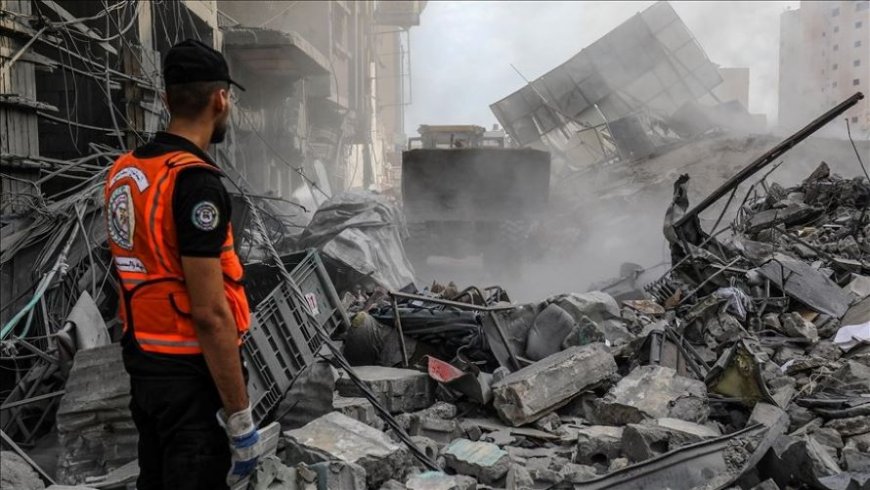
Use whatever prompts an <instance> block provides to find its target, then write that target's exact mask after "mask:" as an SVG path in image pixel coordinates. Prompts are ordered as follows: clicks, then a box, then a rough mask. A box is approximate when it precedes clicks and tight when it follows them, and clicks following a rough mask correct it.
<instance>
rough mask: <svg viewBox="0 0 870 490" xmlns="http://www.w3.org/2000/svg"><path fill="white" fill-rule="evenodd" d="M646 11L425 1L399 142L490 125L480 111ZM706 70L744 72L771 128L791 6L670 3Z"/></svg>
mask: <svg viewBox="0 0 870 490" xmlns="http://www.w3.org/2000/svg"><path fill="white" fill-rule="evenodd" d="M653 3H654V2H651V1H638V2H618V1H606V2H602V1H596V2H592V1H590V2H568V1H556V2H543V1H537V2H520V1H506V2H500V1H499V2H496V1H489V2H469V1H430V2H428V3H427V5H426V9H425V10H424V11H423V14H422V16H421V19H420V25H419V26H417V27H414V28H412V29H411V34H410V41H411V49H410V51H411V66H412V70H411V91H412V97H411V101H410V105H408V107H406V113H405V133H406V134H407V135H408V136H415V135H416V134H417V127H418V126H419V125H421V124H478V125H483V126H486V127H492V125H493V124H495V123H496V122H497V121H496V119H495V116H493V114H492V112H491V111H490V109H489V105H490V104H492V103H493V102H496V101H498V100H500V99H502V98H503V97H505V96H507V95H509V94H511V93H512V92H514V91H516V90H517V89H520V88H522V86H523V85H525V82H524V81H523V79H522V78H521V77H520V75H518V74H517V72H516V71H514V69H513V68H511V64H513V65H514V66H515V67H516V68H517V69H518V70H519V71H520V72H521V73H522V74H523V76H525V77H526V78H527V79H529V80H534V79H535V78H537V77H539V76H541V75H543V74H544V73H546V72H548V71H549V70H551V69H552V68H555V67H556V66H557V65H559V64H561V63H562V62H564V61H566V60H567V59H568V58H570V57H571V56H573V55H574V54H575V53H577V52H578V51H580V50H581V49H583V48H584V47H586V46H587V45H589V44H591V43H592V42H594V41H595V40H597V39H598V38H600V37H601V36H603V35H604V34H606V33H607V32H608V31H610V30H611V29H613V28H614V27H616V26H617V25H619V24H621V23H622V22H623V21H625V20H627V19H628V18H629V17H631V16H632V15H634V14H635V13H637V12H639V11H641V10H643V9H645V8H646V7H648V6H649V5H652V4H653ZM671 5H672V6H673V8H674V10H675V11H676V12H677V15H679V16H680V18H681V19H682V20H683V22H684V23H685V24H686V25H687V26H688V27H689V30H690V31H691V32H692V33H693V34H694V35H695V38H696V39H697V40H698V42H699V43H700V44H701V46H702V47H703V49H704V51H705V52H706V53H707V56H708V57H709V58H710V60H711V61H713V62H714V63H717V64H719V65H721V66H723V67H749V69H750V82H749V110H750V111H751V112H759V113H763V114H766V115H767V116H768V122H773V121H775V119H776V110H777V100H776V99H777V83H778V81H777V80H778V74H777V72H778V69H777V66H778V63H779V60H778V56H779V16H780V14H781V13H782V12H784V11H785V10H786V9H788V8H792V9H795V8H797V7H798V6H799V2H765V1H743V2H713V1H698V2H689V1H674V2H671Z"/></svg>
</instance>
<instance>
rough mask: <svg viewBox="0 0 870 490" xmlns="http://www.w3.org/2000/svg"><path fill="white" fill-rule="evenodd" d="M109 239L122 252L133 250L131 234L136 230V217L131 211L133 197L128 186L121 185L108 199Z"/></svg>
mask: <svg viewBox="0 0 870 490" xmlns="http://www.w3.org/2000/svg"><path fill="white" fill-rule="evenodd" d="M108 215H109V238H111V239H112V241H113V242H115V244H116V245H118V246H119V247H121V248H123V249H124V250H132V249H133V232H134V231H135V229H136V215H135V213H134V210H133V196H132V195H131V194H130V186H129V185H122V186H121V187H118V188H117V189H115V190H114V191H112V195H111V196H110V197H109V209H108Z"/></svg>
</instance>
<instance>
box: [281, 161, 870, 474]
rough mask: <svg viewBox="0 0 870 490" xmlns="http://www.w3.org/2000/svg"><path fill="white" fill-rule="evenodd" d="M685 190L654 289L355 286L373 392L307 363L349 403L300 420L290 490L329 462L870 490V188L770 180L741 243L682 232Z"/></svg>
mask: <svg viewBox="0 0 870 490" xmlns="http://www.w3.org/2000/svg"><path fill="white" fill-rule="evenodd" d="M687 186H688V178H686V177H681V178H680V179H679V180H678V182H677V183H676V184H675V199H674V204H672V206H671V209H669V211H668V213H667V218H666V223H667V224H666V236H667V237H668V238H669V241H670V243H671V252H672V257H673V266H672V267H671V269H670V270H669V271H668V272H667V274H665V275H664V276H663V277H661V278H660V279H659V280H658V281H654V282H652V283H650V284H648V285H647V286H646V288H645V289H644V290H639V291H636V294H635V297H638V298H642V299H632V300H624V301H622V302H621V303H618V302H617V301H616V300H615V299H614V298H613V297H611V296H610V295H608V294H606V293H603V292H600V291H593V292H587V293H570V294H561V295H556V296H553V297H550V298H547V299H545V300H544V301H541V302H539V303H528V304H514V303H511V302H510V300H509V299H508V295H507V293H506V292H505V291H503V290H502V289H501V288H489V289H480V288H475V287H471V288H467V289H465V290H462V291H460V290H459V289H458V288H457V287H456V286H455V285H453V284H448V285H446V286H445V285H440V284H437V283H434V284H433V285H432V286H430V287H428V288H426V289H424V290H422V291H415V292H413V293H410V292H396V291H388V290H387V289H385V288H384V289H377V288H375V289H369V290H368V291H365V290H361V289H357V290H356V293H354V294H351V295H348V296H346V297H345V300H346V303H345V305H346V307H347V308H348V311H349V313H350V315H351V326H350V328H349V329H348V331H347V332H345V333H344V334H343V338H344V347H343V350H344V352H345V354H346V357H347V358H348V359H352V360H353V362H352V364H354V365H355V367H354V368H353V369H354V371H355V372H356V375H357V376H358V378H359V379H361V380H362V382H363V383H364V384H365V385H366V386H367V387H368V388H369V389H370V390H371V391H372V392H373V395H374V398H373V400H374V402H372V401H371V400H370V399H366V398H365V396H364V395H365V394H364V393H363V392H361V391H360V389H359V387H358V386H356V385H354V384H353V383H351V382H350V381H351V380H350V379H349V378H347V377H346V376H345V374H344V373H343V372H340V371H335V370H334V371H332V373H331V374H327V375H326V376H327V377H328V378H329V380H330V382H331V383H330V382H324V381H323V380H321V379H320V378H322V377H323V376H324V374H323V373H325V371H323V368H318V367H316V366H318V365H319V364H315V365H314V366H313V367H311V368H309V370H310V371H311V372H312V373H313V372H320V373H321V374H319V375H317V378H318V379H317V380H315V381H312V382H313V383H314V384H316V386H318V387H321V388H323V387H329V386H334V387H335V390H334V394H333V395H332V397H331V398H324V400H321V402H322V403H318V404H317V407H316V409H313V410H311V411H310V413H309V412H306V410H297V411H296V413H295V414H294V415H293V419H294V421H295V423H296V424H297V426H298V427H299V428H296V429H293V430H290V431H287V432H285V436H286V438H287V440H288V446H287V448H286V450H285V451H284V452H283V453H281V454H283V463H284V465H285V466H286V467H287V468H289V469H291V470H292V471H294V472H295V474H296V475H297V477H296V479H295V480H294V481H293V482H292V483H288V484H287V486H283V487H275V488H307V487H306V486H305V483H304V482H303V478H302V477H301V476H299V475H303V474H304V473H305V471H306V470H305V469H306V468H308V467H309V466H307V465H312V464H324V462H326V461H332V462H334V464H338V465H339V466H340V467H341V468H342V469H343V470H338V469H335V470H333V471H332V472H322V473H319V474H320V475H321V479H320V480H319V481H320V483H321V485H324V484H325V485H326V488H390V489H400V488H402V489H418V488H420V489H422V488H426V489H429V488H439V489H441V488H445V489H460V488H462V489H464V488H509V489H524V488H603V487H611V486H612V487H616V488H664V487H667V488H759V489H762V488H763V489H767V488H804V487H810V488H831V489H833V488H866V487H867V485H868V484H870V458H868V456H867V454H868V441H870V439H868V438H870V290H868V288H867V282H868V280H870V267H868V263H867V262H866V260H867V258H870V213H868V212H867V209H868V205H870V182H868V181H867V179H863V178H856V179H843V178H841V177H839V176H837V175H834V174H832V173H831V172H830V170H829V169H828V167H827V165H826V164H824V163H822V164H821V165H820V166H819V167H818V169H817V170H816V171H815V172H813V173H812V174H811V175H810V176H809V177H808V178H807V179H805V180H804V181H803V182H802V183H801V184H800V185H797V186H795V187H791V188H783V187H782V186H779V185H778V184H775V183H773V184H769V185H767V184H766V182H765V183H763V184H760V185H757V186H753V188H752V190H751V191H750V193H749V194H748V195H747V196H746V198H745V199H744V200H743V203H742V204H741V206H740V208H739V209H738V211H737V213H736V217H735V219H734V220H733V222H732V223H731V224H730V225H729V226H728V230H729V231H730V233H729V234H728V235H727V238H723V234H722V233H719V234H715V236H714V234H713V233H712V232H711V233H709V234H708V233H706V232H704V231H703V230H701V229H700V227H699V226H697V223H692V221H691V220H689V221H688V223H689V225H687V226H684V227H682V228H677V227H675V226H674V223H675V222H676V221H677V219H676V218H679V216H681V215H683V214H684V213H685V209H686V208H687V207H688V202H687V200H686V199H685V195H686V193H685V191H686V187H687ZM762 188H763V189H766V191H764V192H763V193H762V192H760V191H759V189H762ZM681 213H683V214H681ZM693 226H694V227H693ZM714 232H715V230H714ZM405 291H408V289H406V290H405ZM306 379H307V378H305V375H303V377H302V378H300V379H299V380H297V386H296V387H294V389H293V392H295V393H297V394H298V393H303V392H306V388H305V386H306V384H307V383H308V381H307V380H306ZM312 386H313V385H312ZM292 396H293V395H292V394H291V396H290V397H288V399H289V398H292ZM321 398H322V397H321ZM330 401H331V405H330V403H329V402H330ZM324 403H325V404H326V406H323V405H324ZM373 403H377V404H379V405H381V406H382V407H384V408H385V409H386V410H387V411H388V412H390V413H391V414H393V415H392V417H393V418H394V420H395V421H396V422H398V424H399V425H400V426H401V429H402V430H403V431H404V432H405V433H406V434H407V435H409V436H410V439H411V441H412V442H413V444H414V445H415V446H416V447H417V448H418V449H420V450H421V451H422V452H423V453H424V454H426V455H427V457H429V458H431V460H433V461H435V462H436V464H437V466H438V468H437V470H433V469H432V468H429V467H427V464H426V463H425V462H423V461H421V460H420V459H415V458H413V457H411V454H410V453H409V452H408V451H406V450H404V449H403V446H402V444H401V442H400V441H401V437H400V434H399V433H398V432H397V431H396V429H394V428H390V427H389V426H388V425H386V424H384V420H382V419H381V418H379V417H377V416H376V410H374V407H373ZM298 407H299V406H298V405H297V408H298ZM332 432H336V437H335V438H333V437H330V436H329V435H328V434H331V433H332ZM338 432H340V433H341V436H340V437H339V436H338ZM357 438H358V439H359V440H357ZM336 439H340V441H339V440H336ZM342 471H343V472H344V473H342ZM341 475H345V476H341ZM346 475H356V476H355V477H350V476H346ZM342 478H343V479H342ZM339 481H341V482H343V484H345V485H348V486H346V487H339V486H335V485H338V483H337V482H339ZM351 481H353V483H350V482H351ZM363 482H365V483H363ZM270 488H271V487H270ZM321 488H323V486H321Z"/></svg>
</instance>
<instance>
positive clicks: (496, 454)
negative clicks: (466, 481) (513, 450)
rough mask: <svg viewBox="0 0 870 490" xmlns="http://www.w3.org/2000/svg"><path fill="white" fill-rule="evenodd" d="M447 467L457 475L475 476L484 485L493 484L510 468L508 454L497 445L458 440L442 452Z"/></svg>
mask: <svg viewBox="0 0 870 490" xmlns="http://www.w3.org/2000/svg"><path fill="white" fill-rule="evenodd" d="M442 455H443V456H444V460H445V462H446V463H447V467H448V468H450V469H452V470H453V471H455V472H457V473H461V474H463V475H468V476H473V477H474V478H476V479H477V480H479V481H480V482H482V483H493V482H495V481H496V480H498V479H499V478H501V477H503V476H504V475H505V474H506V473H507V471H508V469H509V467H510V457H509V456H508V453H506V452H505V451H503V450H501V449H500V448H499V447H498V446H496V445H495V444H490V443H488V442H473V441H469V440H468V439H456V440H455V441H453V442H451V443H450V444H449V445H448V446H447V447H445V448H444V451H442Z"/></svg>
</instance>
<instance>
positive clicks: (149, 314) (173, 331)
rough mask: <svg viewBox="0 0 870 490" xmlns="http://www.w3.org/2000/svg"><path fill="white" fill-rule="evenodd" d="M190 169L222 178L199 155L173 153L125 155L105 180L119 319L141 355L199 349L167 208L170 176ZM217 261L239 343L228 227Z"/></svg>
mask: <svg viewBox="0 0 870 490" xmlns="http://www.w3.org/2000/svg"><path fill="white" fill-rule="evenodd" d="M191 167H199V168H204V169H207V170H209V171H212V172H216V173H221V172H220V170H219V169H217V168H216V167H214V166H213V165H209V164H207V163H205V162H203V161H202V160H201V159H200V158H199V157H197V156H195V155H193V154H191V153H188V152H184V151H177V152H172V153H168V154H165V155H160V156H158V157H154V158H137V157H135V156H134V155H133V154H132V153H127V154H125V155H122V156H121V157H120V158H118V160H116V161H115V164H114V165H113V166H112V168H111V170H110V171H109V175H108V177H107V181H106V190H105V199H106V220H107V227H108V231H109V233H108V235H109V240H108V241H109V248H110V250H111V252H112V257H113V263H114V267H115V271H116V272H117V274H118V277H119V279H120V284H121V288H122V290H123V294H122V297H123V298H124V304H123V307H124V308H123V311H122V312H121V313H122V315H121V320H122V322H123V324H124V329H125V330H127V329H129V328H132V331H133V334H134V338H135V339H136V341H137V342H138V344H139V346H140V347H141V348H142V350H145V351H151V352H160V353H166V354H198V353H201V352H202V350H201V349H200V346H199V342H198V341H197V338H196V332H195V329H194V325H193V320H192V318H191V315H190V298H189V296H188V294H187V290H186V288H185V286H184V271H183V270H182V267H181V257H180V255H179V251H178V241H177V232H176V229H175V220H174V218H173V210H172V195H173V193H174V190H175V183H176V179H177V177H178V175H179V173H180V172H181V171H182V170H183V169H187V168H191ZM228 218H229V217H226V219H228ZM220 263H221V269H222V272H223V275H224V278H225V279H224V293H225V295H226V299H227V303H228V304H229V306H230V310H231V311H232V314H233V318H234V320H235V323H236V329H237V331H238V334H239V338H240V339H241V335H242V334H243V333H244V332H245V331H247V329H248V326H249V324H250V317H249V311H248V302H247V298H246V297H245V291H244V288H243V286H242V285H241V281H242V277H243V273H244V270H243V268H242V265H241V262H240V261H239V258H238V256H237V255H236V253H235V248H234V246H233V233H232V225H230V226H228V227H227V236H226V238H225V240H224V243H223V245H222V247H221V254H220ZM125 313H126V314H125ZM240 342H241V340H240Z"/></svg>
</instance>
